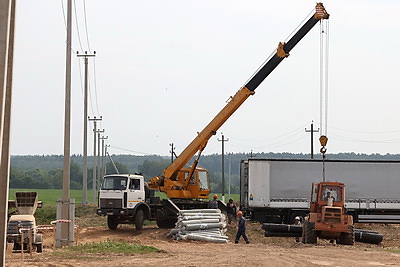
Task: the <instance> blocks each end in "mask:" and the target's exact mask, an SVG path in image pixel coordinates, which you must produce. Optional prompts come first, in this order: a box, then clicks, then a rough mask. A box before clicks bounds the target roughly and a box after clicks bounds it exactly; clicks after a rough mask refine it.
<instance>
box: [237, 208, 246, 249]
mask: <svg viewBox="0 0 400 267" xmlns="http://www.w3.org/2000/svg"><path fill="white" fill-rule="evenodd" d="M237 216H238V218H239V223H238V231H237V233H236V238H235V244H237V243H239V239H240V237H241V236H243V239H244V241H245V242H246V244H248V243H249V239H248V238H247V235H246V220H245V219H244V218H243V213H242V212H241V211H240V210H239V211H238V212H237Z"/></svg>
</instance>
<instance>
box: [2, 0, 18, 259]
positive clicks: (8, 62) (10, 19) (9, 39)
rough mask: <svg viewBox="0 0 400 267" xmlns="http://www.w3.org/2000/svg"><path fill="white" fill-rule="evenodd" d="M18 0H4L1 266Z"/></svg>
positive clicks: (3, 246) (5, 227)
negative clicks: (16, 1) (16, 5)
mask: <svg viewBox="0 0 400 267" xmlns="http://www.w3.org/2000/svg"><path fill="white" fill-rule="evenodd" d="M14 29H15V0H0V151H1V158H0V248H1V249H0V266H5V259H6V233H7V219H8V213H7V211H8V187H9V174H10V145H9V144H10V142H9V141H10V125H11V95H12V74H13V58H14Z"/></svg>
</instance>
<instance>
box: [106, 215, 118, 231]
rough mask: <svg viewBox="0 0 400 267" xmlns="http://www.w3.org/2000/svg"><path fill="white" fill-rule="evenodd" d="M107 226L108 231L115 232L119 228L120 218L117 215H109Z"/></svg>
mask: <svg viewBox="0 0 400 267" xmlns="http://www.w3.org/2000/svg"><path fill="white" fill-rule="evenodd" d="M107 225H108V229H110V230H115V229H117V227H118V217H117V216H115V215H108V216H107Z"/></svg>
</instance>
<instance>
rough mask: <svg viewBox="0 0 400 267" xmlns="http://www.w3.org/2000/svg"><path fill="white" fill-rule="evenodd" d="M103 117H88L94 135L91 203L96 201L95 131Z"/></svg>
mask: <svg viewBox="0 0 400 267" xmlns="http://www.w3.org/2000/svg"><path fill="white" fill-rule="evenodd" d="M102 119H103V118H102V117H101V116H100V118H96V116H94V118H93V119H91V118H89V121H93V125H94V126H93V133H94V134H93V136H94V144H93V178H92V185H93V186H92V190H93V192H92V200H93V203H96V191H97V186H96V177H97V173H96V168H97V166H96V165H97V162H96V161H97V158H96V144H97V142H96V133H97V121H101V120H102Z"/></svg>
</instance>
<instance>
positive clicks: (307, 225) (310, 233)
mask: <svg viewBox="0 0 400 267" xmlns="http://www.w3.org/2000/svg"><path fill="white" fill-rule="evenodd" d="M314 228H315V223H312V222H309V221H308V218H306V220H305V221H304V224H303V235H302V236H303V240H302V242H303V243H304V244H317V233H316V232H315V231H314Z"/></svg>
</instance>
